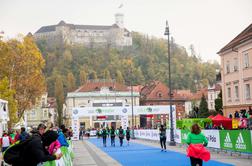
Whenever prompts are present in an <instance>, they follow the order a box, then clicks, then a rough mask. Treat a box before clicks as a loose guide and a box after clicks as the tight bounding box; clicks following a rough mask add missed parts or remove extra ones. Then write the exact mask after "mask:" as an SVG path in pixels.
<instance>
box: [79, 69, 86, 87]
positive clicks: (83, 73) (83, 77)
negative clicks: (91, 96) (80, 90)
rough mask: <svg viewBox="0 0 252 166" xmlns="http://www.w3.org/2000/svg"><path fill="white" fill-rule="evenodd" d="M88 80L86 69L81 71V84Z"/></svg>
mask: <svg viewBox="0 0 252 166" xmlns="http://www.w3.org/2000/svg"><path fill="white" fill-rule="evenodd" d="M86 82H87V73H86V71H85V70H81V71H80V85H83V84H85V83H86Z"/></svg>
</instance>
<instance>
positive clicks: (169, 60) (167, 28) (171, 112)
mask: <svg viewBox="0 0 252 166" xmlns="http://www.w3.org/2000/svg"><path fill="white" fill-rule="evenodd" d="M164 35H167V38H168V42H167V47H168V65H169V104H170V121H171V125H170V143H169V145H170V146H175V145H176V142H175V140H174V128H173V123H174V122H173V115H172V114H173V110H172V87H171V53H170V52H171V51H170V50H171V47H170V31H169V25H168V21H166V27H165V33H164Z"/></svg>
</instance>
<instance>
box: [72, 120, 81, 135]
mask: <svg viewBox="0 0 252 166" xmlns="http://www.w3.org/2000/svg"><path fill="white" fill-rule="evenodd" d="M79 125H80V123H79V119H78V118H73V119H72V129H73V137H72V140H79V131H80V126H79Z"/></svg>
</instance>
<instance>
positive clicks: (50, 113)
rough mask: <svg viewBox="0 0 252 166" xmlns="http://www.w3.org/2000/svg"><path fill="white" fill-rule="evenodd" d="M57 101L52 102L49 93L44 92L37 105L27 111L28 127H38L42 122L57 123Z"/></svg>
mask: <svg viewBox="0 0 252 166" xmlns="http://www.w3.org/2000/svg"><path fill="white" fill-rule="evenodd" d="M55 102H56V101H54V102H53V103H54V104H53V103H52V102H50V98H48V96H47V93H44V94H43V95H42V96H41V98H40V100H38V101H37V103H36V105H35V106H33V107H32V108H31V109H30V110H28V111H26V113H25V116H26V118H25V119H27V122H25V123H26V125H27V127H37V126H38V125H39V124H40V123H45V124H55V122H56V117H57V113H56V106H55Z"/></svg>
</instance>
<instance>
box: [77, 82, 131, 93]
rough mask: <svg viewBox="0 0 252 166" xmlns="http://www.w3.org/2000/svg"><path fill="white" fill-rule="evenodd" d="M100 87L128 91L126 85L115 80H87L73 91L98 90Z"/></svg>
mask: <svg viewBox="0 0 252 166" xmlns="http://www.w3.org/2000/svg"><path fill="white" fill-rule="evenodd" d="M102 87H108V88H110V89H111V90H113V91H128V89H127V86H125V85H123V84H119V83H116V82H87V83H86V84H84V85H82V86H81V87H79V88H78V89H77V90H75V91H74V92H92V91H100V89H101V88H102Z"/></svg>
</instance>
